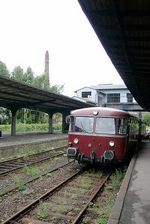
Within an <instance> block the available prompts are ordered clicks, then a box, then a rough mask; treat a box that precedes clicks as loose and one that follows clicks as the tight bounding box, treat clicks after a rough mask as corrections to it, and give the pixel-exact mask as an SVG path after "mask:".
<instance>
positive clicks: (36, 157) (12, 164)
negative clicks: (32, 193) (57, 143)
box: [0, 146, 67, 176]
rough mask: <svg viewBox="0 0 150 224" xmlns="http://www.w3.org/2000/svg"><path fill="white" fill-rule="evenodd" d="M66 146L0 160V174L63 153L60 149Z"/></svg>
mask: <svg viewBox="0 0 150 224" xmlns="http://www.w3.org/2000/svg"><path fill="white" fill-rule="evenodd" d="M66 147H67V146H62V147H57V148H54V149H50V150H47V151H45V152H40V153H36V154H32V155H29V156H27V158H25V157H23V156H22V157H19V158H16V159H11V160H7V161H3V162H0V176H1V175H4V174H7V173H9V172H12V171H14V170H17V169H20V168H22V167H24V166H29V165H32V164H36V163H39V162H42V161H44V160H47V159H50V158H53V157H55V156H60V155H63V154H64V152H62V150H63V149H65V148H66ZM59 151H60V152H59ZM56 152H57V153H56Z"/></svg>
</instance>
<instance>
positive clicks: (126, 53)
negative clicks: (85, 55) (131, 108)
mask: <svg viewBox="0 0 150 224" xmlns="http://www.w3.org/2000/svg"><path fill="white" fill-rule="evenodd" d="M78 1H79V3H80V5H81V7H82V9H83V11H84V13H85V14H86V16H87V18H88V19H89V21H90V23H91V25H92V26H93V28H94V30H95V32H96V34H97V36H98V38H99V40H100V41H101V43H102V44H103V46H104V48H105V50H106V52H107V54H108V56H109V57H110V59H111V61H112V63H113V64H114V66H115V67H116V69H117V71H118V72H119V74H120V76H121V77H122V79H123V80H124V82H125V84H126V86H127V88H128V89H129V90H130V92H131V93H132V95H133V96H134V98H135V100H136V101H137V102H138V104H139V105H140V106H141V107H143V108H144V109H148V110H149V109H150V1H149V0H131V1H129V0H94V1H93V0H78Z"/></svg>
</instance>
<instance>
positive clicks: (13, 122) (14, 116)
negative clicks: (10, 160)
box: [11, 109, 17, 136]
mask: <svg viewBox="0 0 150 224" xmlns="http://www.w3.org/2000/svg"><path fill="white" fill-rule="evenodd" d="M16 113H17V109H11V114H12V122H11V136H15V135H16Z"/></svg>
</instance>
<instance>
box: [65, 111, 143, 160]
mask: <svg viewBox="0 0 150 224" xmlns="http://www.w3.org/2000/svg"><path fill="white" fill-rule="evenodd" d="M68 134H69V136H68V145H69V146H68V149H67V156H68V158H72V159H76V160H78V161H79V162H84V161H88V162H91V163H92V164H93V163H102V164H103V163H120V162H124V161H125V160H126V159H127V157H128V155H129V153H130V152H131V151H132V150H133V147H135V146H136V145H137V142H138V136H139V119H138V118H137V117H135V116H133V115H131V114H130V113H128V112H125V111H121V110H117V109H112V108H105V107H92V108H85V109H78V110H74V111H72V112H71V115H70V124H69V133H68Z"/></svg>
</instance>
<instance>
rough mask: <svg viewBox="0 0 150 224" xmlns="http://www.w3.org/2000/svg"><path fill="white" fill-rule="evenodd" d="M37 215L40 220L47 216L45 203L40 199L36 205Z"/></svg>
mask: <svg viewBox="0 0 150 224" xmlns="http://www.w3.org/2000/svg"><path fill="white" fill-rule="evenodd" d="M37 215H38V218H39V219H41V220H45V219H46V218H47V217H48V212H47V207H46V204H45V203H44V202H42V201H40V203H39V205H38V207H37Z"/></svg>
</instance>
